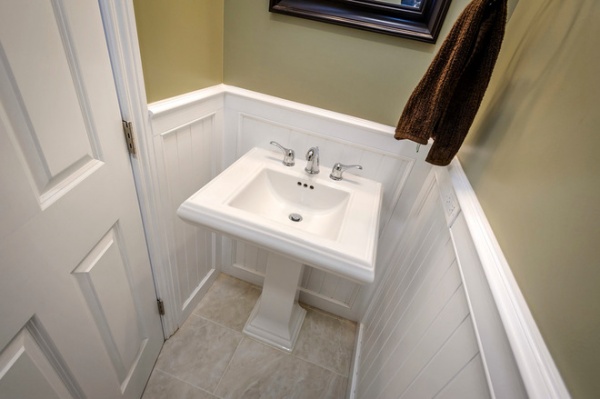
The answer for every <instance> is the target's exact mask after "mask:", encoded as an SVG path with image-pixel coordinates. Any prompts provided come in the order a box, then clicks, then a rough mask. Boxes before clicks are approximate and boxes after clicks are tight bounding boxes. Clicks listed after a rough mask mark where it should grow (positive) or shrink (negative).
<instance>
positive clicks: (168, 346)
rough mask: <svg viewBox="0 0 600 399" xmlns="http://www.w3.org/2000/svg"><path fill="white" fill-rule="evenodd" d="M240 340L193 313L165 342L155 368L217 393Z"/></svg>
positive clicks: (228, 330)
mask: <svg viewBox="0 0 600 399" xmlns="http://www.w3.org/2000/svg"><path fill="white" fill-rule="evenodd" d="M241 339H242V334H241V333H238V332H235V331H232V330H230V329H228V328H225V327H222V326H220V325H217V324H215V323H213V322H211V321H208V320H205V319H202V318H200V317H198V316H195V315H193V314H192V315H190V317H189V318H188V320H187V321H186V322H185V323H184V325H183V326H182V327H181V328H180V329H179V331H177V333H176V334H175V335H173V336H172V337H171V338H170V339H169V340H167V342H165V345H164V346H163V349H162V351H161V353H160V356H159V357H158V361H157V362H156V369H158V370H160V371H164V372H166V373H167V374H170V375H172V376H174V377H177V378H178V379H180V380H182V381H185V382H188V383H190V384H191V385H194V386H197V387H200V388H202V389H204V390H206V391H208V392H214V389H215V388H216V387H217V384H218V382H219V380H220V379H221V377H222V375H223V373H224V371H225V369H226V367H227V364H228V363H229V361H230V360H231V357H232V356H233V353H234V352H235V350H236V348H237V346H238V344H239V343H240V341H241Z"/></svg>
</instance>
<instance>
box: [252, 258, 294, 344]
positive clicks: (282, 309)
mask: <svg viewBox="0 0 600 399" xmlns="http://www.w3.org/2000/svg"><path fill="white" fill-rule="evenodd" d="M301 275H302V264H301V263H300V262H296V261H293V260H290V259H287V258H285V257H283V256H281V255H278V254H274V253H270V254H269V257H268V259H267V273H266V275H265V281H264V284H263V290H262V294H261V296H260V298H259V300H258V302H257V303H256V305H255V306H254V309H253V310H252V313H251V314H250V317H249V318H248V321H247V322H246V325H245V327H244V333H246V334H248V335H249V336H251V337H253V338H255V339H258V340H259V341H262V342H265V343H267V344H269V345H273V346H275V347H277V348H279V349H283V350H285V351H288V352H291V351H292V349H294V344H295V343H296V339H297V338H298V333H299V332H300V328H301V327H302V322H303V321H304V316H305V315H306V310H304V309H302V308H301V307H300V305H298V298H297V291H298V283H299V282H300V276H301Z"/></svg>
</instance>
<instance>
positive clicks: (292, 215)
mask: <svg viewBox="0 0 600 399" xmlns="http://www.w3.org/2000/svg"><path fill="white" fill-rule="evenodd" d="M289 218H290V220H291V221H292V222H301V221H302V215H300V214H298V213H290V216H289Z"/></svg>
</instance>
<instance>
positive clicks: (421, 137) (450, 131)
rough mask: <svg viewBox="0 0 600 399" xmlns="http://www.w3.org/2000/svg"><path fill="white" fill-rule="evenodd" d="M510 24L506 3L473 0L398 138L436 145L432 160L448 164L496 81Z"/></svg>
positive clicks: (414, 98) (412, 101)
mask: <svg viewBox="0 0 600 399" xmlns="http://www.w3.org/2000/svg"><path fill="white" fill-rule="evenodd" d="M505 25H506V0H473V1H472V2H471V3H469V5H467V7H466V8H465V10H464V11H463V12H462V14H461V15H460V16H459V17H458V19H457V20H456V23H455V24H454V26H453V27H452V29H451V30H450V33H449V34H448V37H447V38H446V40H445V41H444V43H443V44H442V46H441V47H440V50H439V51H438V53H437V55H436V56H435V58H434V59H433V61H432V63H431V65H430V66H429V69H428V70H427V72H426V73H425V76H423V78H422V79H421V81H420V82H419V84H418V85H417V87H416V88H415V90H414V91H413V93H412V95H411V96H410V98H409V100H408V102H407V103H406V106H405V108H404V111H403V112H402V116H401V117H400V121H399V122H398V127H397V128H396V134H395V135H394V137H395V138H396V139H397V140H402V139H409V140H412V141H415V142H417V143H419V144H427V142H428V140H429V138H433V139H434V143H433V145H432V147H431V149H430V151H429V153H428V154H427V158H426V161H427V162H429V163H432V164H434V165H441V166H444V165H448V164H449V163H450V161H452V158H454V156H455V155H456V153H457V152H458V149H459V148H460V146H461V145H462V143H463V141H464V139H465V136H466V135H467V133H468V131H469V128H470V127H471V124H472V123H473V119H474V118H475V114H476V113H477V110H478V108H479V105H480V104H481V100H482V99H483V95H484V93H485V90H486V88H487V86H488V83H489V81H490V77H491V75H492V70H493V69H494V64H495V63H496V59H497V58H498V53H499V52H500V46H501V44H502V39H503V37H504V27H505Z"/></svg>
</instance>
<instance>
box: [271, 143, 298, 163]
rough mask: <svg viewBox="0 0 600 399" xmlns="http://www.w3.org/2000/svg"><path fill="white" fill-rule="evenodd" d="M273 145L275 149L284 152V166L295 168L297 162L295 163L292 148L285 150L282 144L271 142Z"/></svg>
mask: <svg viewBox="0 0 600 399" xmlns="http://www.w3.org/2000/svg"><path fill="white" fill-rule="evenodd" d="M271 144H272V145H274V146H275V147H278V148H279V149H280V150H281V151H283V161H282V162H283V164H284V165H285V166H294V164H295V161H294V150H292V149H291V148H285V147H284V146H282V145H281V144H279V143H278V142H276V141H271Z"/></svg>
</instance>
